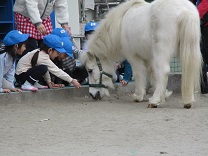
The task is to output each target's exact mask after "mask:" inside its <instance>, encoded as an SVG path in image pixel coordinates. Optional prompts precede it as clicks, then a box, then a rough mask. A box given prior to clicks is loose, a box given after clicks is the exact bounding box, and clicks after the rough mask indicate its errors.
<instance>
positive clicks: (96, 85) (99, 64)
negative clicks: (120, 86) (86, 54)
mask: <svg viewBox="0 0 208 156" xmlns="http://www.w3.org/2000/svg"><path fill="white" fill-rule="evenodd" d="M96 62H97V65H98V68H99V70H100V79H99V84H89V87H94V88H108V86H106V85H104V84H102V75H106V76H108V77H110V78H111V79H112V78H113V76H112V75H111V74H108V73H106V72H104V71H103V69H102V65H101V63H100V59H99V58H98V57H97V56H96Z"/></svg>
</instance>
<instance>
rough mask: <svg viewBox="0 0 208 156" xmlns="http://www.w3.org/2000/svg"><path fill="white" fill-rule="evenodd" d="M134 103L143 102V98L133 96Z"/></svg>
mask: <svg viewBox="0 0 208 156" xmlns="http://www.w3.org/2000/svg"><path fill="white" fill-rule="evenodd" d="M131 96H132V98H133V101H134V102H141V101H143V96H137V95H136V94H132V95H131Z"/></svg>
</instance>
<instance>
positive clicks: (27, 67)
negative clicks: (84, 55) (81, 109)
mask: <svg viewBox="0 0 208 156" xmlns="http://www.w3.org/2000/svg"><path fill="white" fill-rule="evenodd" d="M62 52H65V49H64V48H63V42H62V40H61V38H60V37H59V36H57V35H53V34H50V35H46V36H45V37H44V38H43V43H42V45H41V48H40V50H39V49H36V50H34V51H32V52H29V53H27V54H26V55H25V56H23V57H22V58H21V59H20V60H19V62H18V64H17V69H16V75H15V77H16V79H17V81H18V82H19V83H20V84H22V89H23V90H30V91H36V90H38V88H45V86H42V85H40V84H39V83H38V81H39V80H40V79H41V78H42V77H43V76H44V79H45V81H46V82H47V84H48V86H49V87H50V88H57V85H56V84H54V83H53V82H52V81H51V77H50V74H49V72H50V73H51V74H53V75H55V76H57V77H59V78H60V79H63V80H65V81H67V82H69V83H72V84H73V85H74V86H75V87H76V88H80V84H79V82H78V81H77V80H76V79H73V78H71V77H70V76H69V75H68V74H67V73H65V72H64V71H63V70H61V69H59V68H58V67H57V66H56V65H55V64H54V63H53V62H52V61H51V60H54V59H55V58H57V57H58V56H59V54H60V53H62Z"/></svg>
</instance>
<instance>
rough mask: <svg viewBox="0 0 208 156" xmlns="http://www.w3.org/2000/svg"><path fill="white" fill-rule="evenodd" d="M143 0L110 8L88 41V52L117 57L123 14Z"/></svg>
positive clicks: (134, 0)
mask: <svg viewBox="0 0 208 156" xmlns="http://www.w3.org/2000/svg"><path fill="white" fill-rule="evenodd" d="M144 3H146V2H145V1H144V0H130V1H127V2H125V3H122V4H120V5H119V6H117V7H115V8H113V9H112V10H110V11H109V12H108V13H107V15H106V17H105V19H103V20H102V21H101V23H100V25H99V27H98V28H97V29H96V31H95V32H94V33H93V35H92V36H91V38H90V39H89V41H88V49H89V52H91V53H92V54H94V55H96V56H98V57H99V58H101V59H102V57H104V58H108V57H110V58H111V59H116V58H118V55H117V52H119V51H120V50H121V42H120V39H121V25H122V24H121V22H122V19H123V16H124V14H125V13H126V12H127V10H128V9H129V8H130V7H132V6H133V5H135V4H136V5H143V4H144Z"/></svg>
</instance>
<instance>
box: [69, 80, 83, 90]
mask: <svg viewBox="0 0 208 156" xmlns="http://www.w3.org/2000/svg"><path fill="white" fill-rule="evenodd" d="M71 83H72V84H73V85H74V87H76V88H78V89H79V88H80V87H81V85H80V83H79V82H78V81H77V80H76V79H73V80H72V81H71Z"/></svg>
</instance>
